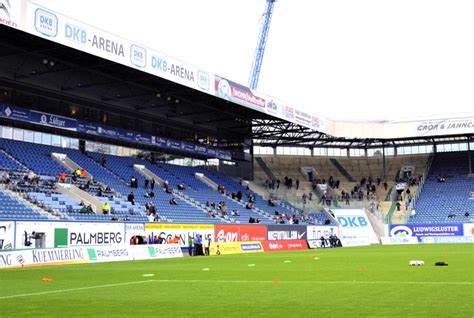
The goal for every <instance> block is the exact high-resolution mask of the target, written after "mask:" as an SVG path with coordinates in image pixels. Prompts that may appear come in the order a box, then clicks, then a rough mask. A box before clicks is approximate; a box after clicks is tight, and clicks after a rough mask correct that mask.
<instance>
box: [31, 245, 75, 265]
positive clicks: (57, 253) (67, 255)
mask: <svg viewBox="0 0 474 318" xmlns="http://www.w3.org/2000/svg"><path fill="white" fill-rule="evenodd" d="M31 252H32V253H33V263H35V264H36V263H39V264H41V263H51V262H61V261H74V260H82V259H84V253H83V250H82V249H81V248H77V249H51V250H31Z"/></svg>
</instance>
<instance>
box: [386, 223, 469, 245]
mask: <svg viewBox="0 0 474 318" xmlns="http://www.w3.org/2000/svg"><path fill="white" fill-rule="evenodd" d="M388 231H389V233H388V236H389V237H410V236H411V237H416V238H418V240H419V241H420V242H421V241H422V240H421V239H422V238H423V237H436V236H445V237H447V236H463V235H464V227H463V225H462V224H460V223H459V224H400V225H398V224H391V225H389V228H388Z"/></svg>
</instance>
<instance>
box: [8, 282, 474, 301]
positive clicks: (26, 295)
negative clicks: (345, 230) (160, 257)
mask: <svg viewBox="0 0 474 318" xmlns="http://www.w3.org/2000/svg"><path fill="white" fill-rule="evenodd" d="M144 283H200V284H202V283H220V284H252V283H254V284H276V283H275V282H274V281H271V280H202V279H201V280H200V279H150V280H142V281H136V282H128V283H120V284H108V285H98V286H90V287H79V288H70V289H59V290H51V291H45V292H39V293H29V294H19V295H10V296H0V299H11V298H20V297H29V296H40V295H47V294H55V293H65V292H74V291H81V290H88V289H96V288H107V287H117V286H126V285H136V284H144ZM278 284H315V285H317V284H385V285H389V284H401V285H473V284H474V283H472V282H390V281H279V282H278Z"/></svg>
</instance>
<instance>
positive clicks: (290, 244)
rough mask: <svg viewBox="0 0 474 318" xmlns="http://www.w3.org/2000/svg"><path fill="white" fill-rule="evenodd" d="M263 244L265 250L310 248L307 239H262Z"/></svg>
mask: <svg viewBox="0 0 474 318" xmlns="http://www.w3.org/2000/svg"><path fill="white" fill-rule="evenodd" d="M262 245H263V250H264V251H265V252H278V251H294V250H307V249H308V243H306V241H305V240H283V241H262Z"/></svg>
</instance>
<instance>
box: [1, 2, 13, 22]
mask: <svg viewBox="0 0 474 318" xmlns="http://www.w3.org/2000/svg"><path fill="white" fill-rule="evenodd" d="M11 7H12V5H11V4H10V0H4V1H2V2H0V11H2V12H3V14H4V15H6V16H7V17H8V18H9V19H10V9H11Z"/></svg>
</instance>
